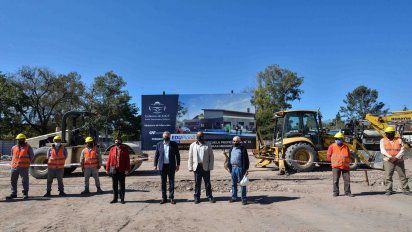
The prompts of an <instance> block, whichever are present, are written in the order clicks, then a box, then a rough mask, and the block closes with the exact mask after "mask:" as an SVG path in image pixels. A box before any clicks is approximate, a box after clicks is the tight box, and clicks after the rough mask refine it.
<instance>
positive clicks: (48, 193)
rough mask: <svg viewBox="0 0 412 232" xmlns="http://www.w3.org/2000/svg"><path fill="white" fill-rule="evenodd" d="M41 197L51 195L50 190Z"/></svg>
mask: <svg viewBox="0 0 412 232" xmlns="http://www.w3.org/2000/svg"><path fill="white" fill-rule="evenodd" d="M43 197H51V192H47V193H46V194H44V195H43Z"/></svg>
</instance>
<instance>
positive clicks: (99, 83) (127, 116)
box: [87, 71, 140, 140]
mask: <svg viewBox="0 0 412 232" xmlns="http://www.w3.org/2000/svg"><path fill="white" fill-rule="evenodd" d="M125 86H126V82H125V81H124V80H123V78H122V77H121V76H119V75H117V74H115V73H114V72H113V71H109V72H107V73H105V74H104V75H103V76H98V77H96V78H95V79H94V83H93V86H92V89H91V91H90V94H89V95H88V106H87V108H88V109H89V110H90V111H92V112H97V113H98V117H96V121H95V126H96V127H97V129H100V130H104V131H105V134H106V137H107V136H108V134H112V135H113V136H114V137H116V136H118V135H121V136H123V139H127V140H138V139H139V138H140V117H138V115H137V113H138V108H137V107H136V105H135V104H132V103H130V100H131V98H132V97H131V96H130V95H129V93H128V92H127V91H126V90H124V89H123V88H124V87H125Z"/></svg>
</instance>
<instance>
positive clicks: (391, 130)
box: [385, 126, 395, 133]
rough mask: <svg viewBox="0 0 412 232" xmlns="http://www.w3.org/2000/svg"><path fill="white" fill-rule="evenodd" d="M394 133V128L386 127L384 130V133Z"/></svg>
mask: <svg viewBox="0 0 412 232" xmlns="http://www.w3.org/2000/svg"><path fill="white" fill-rule="evenodd" d="M394 132H395V128H393V127H391V126H388V127H386V129H385V133H394Z"/></svg>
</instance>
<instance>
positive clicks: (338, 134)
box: [334, 131, 345, 139]
mask: <svg viewBox="0 0 412 232" xmlns="http://www.w3.org/2000/svg"><path fill="white" fill-rule="evenodd" d="M334 137H335V138H336V139H343V138H345V136H344V135H343V134H342V132H340V131H339V132H338V133H336V134H335V136H334Z"/></svg>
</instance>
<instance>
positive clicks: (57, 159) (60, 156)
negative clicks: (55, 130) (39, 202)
mask: <svg viewBox="0 0 412 232" xmlns="http://www.w3.org/2000/svg"><path fill="white" fill-rule="evenodd" d="M53 142H54V143H53V145H52V147H51V148H49V150H48V151H47V159H48V161H47V169H48V170H47V189H46V191H47V192H46V194H45V195H44V197H50V196H51V190H52V189H51V187H52V184H53V179H54V178H56V179H57V183H58V190H59V196H61V197H64V196H66V193H64V184H63V175H64V163H65V162H66V158H67V150H66V148H65V147H64V146H63V145H62V144H61V142H62V138H61V137H60V135H56V136H55V137H54V138H53Z"/></svg>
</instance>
